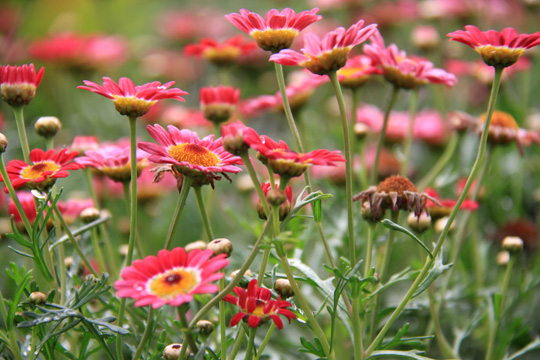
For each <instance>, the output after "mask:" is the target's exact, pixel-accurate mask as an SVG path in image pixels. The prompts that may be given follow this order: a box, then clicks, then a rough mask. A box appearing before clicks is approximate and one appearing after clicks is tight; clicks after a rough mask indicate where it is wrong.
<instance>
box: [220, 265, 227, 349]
mask: <svg viewBox="0 0 540 360" xmlns="http://www.w3.org/2000/svg"><path fill="white" fill-rule="evenodd" d="M224 288H225V274H223V277H222V278H221V279H219V291H223V289H224ZM226 326H227V323H226V321H225V303H224V302H223V301H220V302H219V334H220V345H221V353H222V354H224V355H223V356H225V355H226V354H227V332H226V330H227V328H226ZM223 356H222V357H221V358H222V359H224V357H223Z"/></svg>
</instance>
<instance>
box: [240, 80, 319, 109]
mask: <svg viewBox="0 0 540 360" xmlns="http://www.w3.org/2000/svg"><path fill="white" fill-rule="evenodd" d="M296 74H298V75H297V76H293V80H292V81H291V82H290V83H289V85H288V86H287V87H286V88H285V92H286V93H287V98H288V99H289V105H290V106H291V109H292V110H293V111H294V110H298V109H300V108H302V106H304V105H305V104H306V103H307V102H308V100H309V98H310V97H311V95H312V94H313V92H314V91H315V90H316V89H317V88H318V87H319V86H321V85H322V84H325V83H327V82H328V81H329V79H328V77H327V76H319V75H315V74H312V73H310V72H309V71H299V72H296ZM265 111H283V98H282V97H281V93H280V92H279V91H278V92H276V93H275V94H274V95H261V96H257V97H254V98H251V99H247V100H245V101H243V102H242V103H241V104H240V112H241V113H242V115H243V116H245V117H254V116H259V115H261V113H263V112H265Z"/></svg>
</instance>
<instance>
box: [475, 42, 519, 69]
mask: <svg viewBox="0 0 540 360" xmlns="http://www.w3.org/2000/svg"><path fill="white" fill-rule="evenodd" d="M475 50H476V52H477V53H479V54H480V56H482V59H483V60H484V62H485V63H486V64H488V65H491V66H502V67H507V66H510V65H513V64H515V63H516V61H517V60H518V59H519V57H520V56H521V55H522V54H523V52H524V51H525V49H523V48H515V49H513V48H509V47H507V46H493V45H480V46H478V47H476V48H475Z"/></svg>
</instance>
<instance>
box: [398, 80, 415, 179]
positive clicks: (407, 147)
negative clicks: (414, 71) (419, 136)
mask: <svg viewBox="0 0 540 360" xmlns="http://www.w3.org/2000/svg"><path fill="white" fill-rule="evenodd" d="M417 107H418V88H416V89H413V90H412V92H411V103H410V104H409V127H408V129H407V137H406V138H405V143H404V144H403V157H404V160H403V163H402V164H401V170H400V172H399V174H400V175H401V176H407V170H408V169H409V160H410V157H411V147H412V142H413V132H414V118H415V117H416V110H417Z"/></svg>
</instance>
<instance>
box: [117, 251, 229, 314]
mask: <svg viewBox="0 0 540 360" xmlns="http://www.w3.org/2000/svg"><path fill="white" fill-rule="evenodd" d="M213 255H214V252H213V251H212V250H199V249H197V250H193V251H190V252H188V253H186V250H184V248H180V247H178V248H175V249H173V250H172V251H169V250H161V251H159V252H158V255H157V257H156V256H152V255H151V256H147V257H146V258H144V259H143V260H135V261H133V264H132V265H131V266H126V267H125V268H124V269H122V272H121V273H120V276H121V277H122V280H118V281H116V282H115V283H114V288H115V289H116V296H118V297H120V298H131V299H135V300H136V301H135V306H137V307H139V306H146V305H151V306H152V307H153V308H154V309H157V308H158V307H160V306H163V305H165V304H168V305H171V306H180V305H182V304H185V303H189V302H190V301H191V300H193V295H195V294H209V293H214V292H216V291H218V289H219V288H218V286H217V285H215V284H210V282H212V281H215V280H219V279H221V278H222V277H223V273H222V272H219V270H221V269H223V268H224V267H225V266H227V265H228V264H229V260H227V259H226V256H227V255H226V254H221V255H217V256H214V257H212V256H213Z"/></svg>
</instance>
